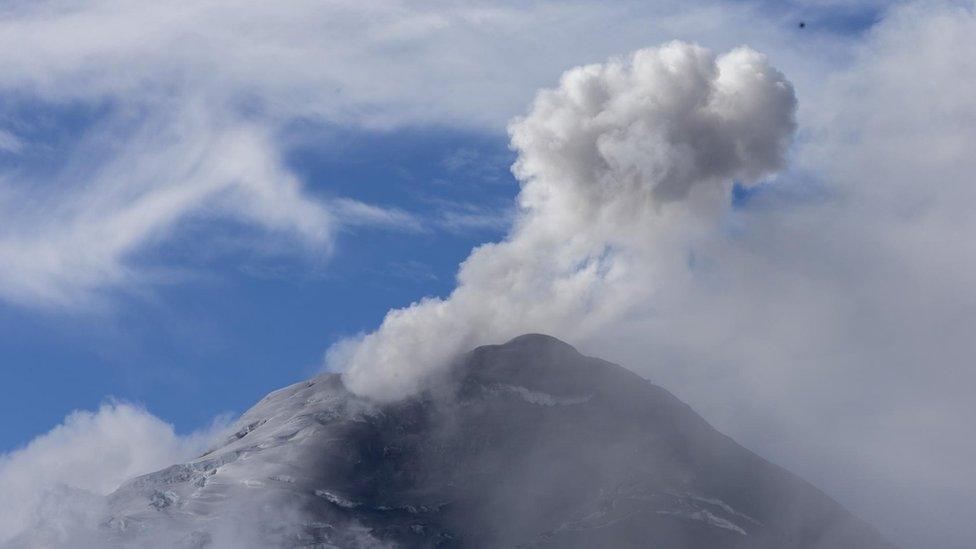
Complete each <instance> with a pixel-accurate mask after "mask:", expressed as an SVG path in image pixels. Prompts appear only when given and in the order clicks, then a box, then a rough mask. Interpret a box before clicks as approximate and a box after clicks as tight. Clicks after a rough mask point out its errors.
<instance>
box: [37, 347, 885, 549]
mask: <svg viewBox="0 0 976 549" xmlns="http://www.w3.org/2000/svg"><path fill="white" fill-rule="evenodd" d="M93 536H96V537H97V540H98V543H97V545H99V546H107V547H116V546H117V547H136V546H138V547H147V546H159V547H200V548H203V547H493V548H494V547H526V548H529V547H532V548H567V547H580V548H583V547H587V548H592V547H607V548H613V547H661V548H709V549H715V548H777V549H784V548H824V549H826V548H851V549H871V548H891V547H893V546H892V545H890V544H889V543H888V542H886V541H885V540H884V539H883V538H882V537H881V536H880V535H879V534H878V533H877V531H876V530H875V529H874V528H873V527H871V526H870V525H868V524H866V523H864V522H862V521H861V520H860V519H858V518H857V517H855V516H853V515H852V514H851V513H849V512H848V511H846V510H845V509H844V508H843V507H842V506H841V505H839V504H838V503H837V502H835V501H833V500H832V499H830V498H829V497H828V496H827V495H825V494H824V493H823V492H821V491H820V490H818V489H817V488H815V487H814V486H812V485H810V484H809V483H807V482H805V481H804V480H802V479H800V478H799V477H797V476H796V475H794V474H792V473H790V472H788V471H786V470H784V469H783V468H781V467H779V466H777V465H774V464H772V463H770V462H768V461H766V460H764V459H763V458H761V457H759V456H757V455H756V454H754V453H753V452H751V451H749V450H747V449H746V448H743V447H742V446H740V445H739V444H737V443H736V442H735V441H733V440H732V439H730V438H729V437H727V436H725V435H723V434H722V433H720V432H718V431H717V430H715V429H714V428H713V427H711V426H710V425H709V424H708V423H707V422H706V421H705V420H704V419H702V418H701V417H700V416H699V415H698V414H696V413H695V412H694V411H693V410H692V409H691V408H690V407H689V406H687V405H686V404H684V403H682V402H681V401H679V400H678V399H677V398H675V397H674V396H673V395H672V394H671V393H669V392H668V391H666V390H665V389H662V388H661V387H658V386H656V385H654V384H653V383H651V382H649V381H647V380H645V379H643V378H641V377H639V376H637V375H636V374H634V373H632V372H630V371H628V370H626V369H624V368H622V367H620V366H617V365H614V364H611V363H609V362H606V361H603V360H599V359H596V358H590V357H587V356H583V355H581V354H580V353H578V352H577V351H576V350H575V349H574V348H573V347H571V346H569V345H567V344H565V343H563V342H561V341H559V340H557V339H555V338H552V337H548V336H544V335H525V336H521V337H517V338H515V339H513V340H511V341H509V342H507V343H505V344H503V345H488V346H484V347H479V348H477V349H474V350H473V351H471V352H469V353H467V354H466V355H464V356H463V357H460V358H459V359H458V360H457V361H456V362H455V364H454V365H453V367H452V368H450V370H449V371H448V373H447V374H445V375H444V376H442V378H440V379H438V380H436V381H434V382H432V383H431V384H430V385H429V388H428V389H427V390H426V391H425V392H424V393H422V394H420V395H417V396H414V397H411V398H408V399H405V400H402V401H400V402H396V403H391V404H378V403H374V402H370V401H369V400H366V399H363V398H360V397H358V396H356V395H354V394H352V393H350V392H349V391H348V390H347V389H346V388H345V387H344V386H343V383H342V379H341V376H340V375H338V374H325V375H321V376H318V377H315V378H313V379H310V380H308V381H305V382H301V383H298V384H295V385H292V386H290V387H286V388H284V389H281V390H278V391H275V392H273V393H271V394H269V395H268V396H267V397H265V398H264V399H263V400H261V401H260V402H259V403H258V404H257V405H255V406H254V407H253V408H251V409H250V410H249V411H248V412H247V413H245V414H244V415H243V416H242V417H241V418H240V420H239V422H238V423H237V425H236V426H235V427H234V429H233V433H232V434H230V435H228V436H227V437H226V439H225V440H223V441H222V442H221V443H219V444H218V445H216V446H215V447H214V448H212V449H211V450H209V451H208V452H206V453H205V454H204V455H201V456H200V457H199V458H197V459H195V460H193V461H190V462H188V463H183V464H178V465H173V466H172V467H169V468H167V469H164V470H161V471H158V472H154V473H151V474H148V475H144V476H140V477H137V478H134V479H131V480H130V481H128V482H126V483H125V484H123V485H122V486H121V487H120V488H119V489H118V490H117V491H116V492H114V493H113V494H111V495H110V496H109V497H108V499H107V502H106V503H105V509H104V512H103V514H102V518H101V519H100V520H99V526H98V528H97V531H96V532H95V533H94V534H93ZM35 541H36V540H35ZM20 543H21V544H22V545H25V546H29V545H31V543H32V541H31V540H21V541H20Z"/></svg>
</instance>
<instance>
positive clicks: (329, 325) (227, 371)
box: [0, 2, 879, 450]
mask: <svg viewBox="0 0 976 549" xmlns="http://www.w3.org/2000/svg"><path fill="white" fill-rule="evenodd" d="M735 4H736V3H733V4H732V5H733V6H735ZM738 4H739V5H740V6H746V7H748V8H749V9H759V10H761V11H763V12H767V13H769V14H772V15H771V20H772V21H773V23H772V24H775V25H776V26H777V27H778V31H777V32H781V33H783V34H784V35H785V36H786V37H788V39H790V40H793V39H795V40H800V41H802V40H805V39H806V38H807V36H818V37H819V36H830V35H835V34H846V35H857V34H859V33H862V32H863V31H864V30H865V29H867V28H869V27H870V25H871V24H873V22H874V21H875V20H876V19H877V18H878V13H879V9H878V8H877V7H876V6H875V5H873V4H851V5H835V6H831V7H827V8H818V7H809V6H805V5H802V4H793V5H785V4H781V3H778V2H774V3H771V4H768V5H764V6H763V5H760V6H758V7H754V6H755V5H754V4H751V3H745V2H742V3H738ZM668 9H669V8H665V12H667V10H668ZM628 10H629V11H628ZM611 11H612V10H611ZM630 11H632V9H631V8H626V9H625V10H624V13H625V14H626V13H630ZM650 11H651V12H653V11H654V10H650ZM14 15H16V11H15V12H14ZM800 20H803V21H805V22H806V23H807V25H808V27H807V28H806V29H804V31H803V33H800V32H798V31H797V29H794V28H790V27H792V26H793V25H795V24H796V23H797V22H798V21H800ZM649 21H650V20H649ZM660 32H661V31H657V30H652V31H649V32H648V34H658V33H660ZM640 34H641V32H640V31H639V29H638V31H637V36H636V37H634V40H635V43H634V45H635V46H637V45H644V44H640V43H637V42H636V40H639V39H640ZM734 35H735V33H733V36H734ZM615 41H616V40H610V41H609V44H608V43H607V42H606V41H603V40H601V41H600V42H598V43H596V42H595V43H593V44H592V48H591V49H592V51H594V52H601V51H605V50H608V45H609V46H610V47H613V45H614V44H613V43H614V42H615ZM719 41H722V40H719ZM582 48H583V50H584V51H585V50H586V44H583V45H582ZM610 53H618V54H619V53H623V52H622V51H611V52H610ZM585 57H587V59H580V61H589V60H592V58H593V57H594V56H593V54H592V53H590V54H587V55H585ZM564 68H566V66H560V64H559V62H558V61H555V62H553V63H550V64H549V65H548V66H546V67H545V70H543V71H540V75H539V77H538V80H539V81H540V82H544V80H543V78H545V76H546V75H552V74H556V73H557V71H559V70H561V69H564ZM95 70H99V69H95ZM517 84H519V88H518V89H519V92H518V93H517V94H513V95H514V99H512V100H511V102H510V104H505V103H504V102H503V103H502V104H501V105H502V109H501V110H500V111H499V110H498V108H497V107H495V104H494V103H492V104H491V105H486V109H485V110H486V111H496V112H501V113H506V112H507V113H508V116H511V115H513V114H517V112H515V108H516V106H517V105H519V103H521V104H522V105H527V104H528V103H529V100H530V98H531V91H532V90H531V87H525V86H523V84H524V83H522V82H517ZM341 90H342V86H341V85H337V87H336V93H337V94H338V93H340V91H341ZM52 95H53V97H52ZM3 97H4V100H5V101H4V109H3V115H2V117H0V120H2V122H3V124H2V125H3V127H4V128H5V129H6V130H7V131H10V132H11V133H13V134H14V135H16V136H17V139H18V141H19V142H20V145H19V146H18V150H17V151H6V153H0V169H2V170H3V172H4V173H6V174H7V176H8V177H10V178H11V179H16V180H18V181H20V182H21V183H20V184H21V185H26V186H29V187H30V188H31V189H34V190H36V189H39V188H40V189H45V188H46V192H48V193H57V192H58V189H57V187H58V186H71V185H79V184H82V185H83V184H84V183H83V182H81V183H79V182H75V181H72V180H71V179H72V178H71V174H72V173H74V172H79V171H80V172H84V171H85V170H86V169H94V170H97V169H98V166H97V165H96V166H94V167H93V168H92V167H88V168H86V167H85V165H86V163H87V162H88V161H89V160H90V159H89V157H88V155H94V156H95V157H96V161H98V160H100V159H98V158H97V157H98V155H104V154H108V155H111V154H113V153H112V152H111V148H112V147H118V146H120V145H119V143H118V142H117V140H118V139H124V137H120V135H123V136H124V133H125V132H124V131H120V130H119V129H118V126H119V125H122V126H125V125H126V124H127V123H135V124H138V121H139V119H140V116H141V115H138V114H136V115H132V114H131V113H130V114H123V115H120V114H119V112H120V111H122V112H124V111H125V110H126V109H129V108H131V107H128V106H127V105H126V103H125V99H119V98H116V99H112V98H111V96H108V97H106V95H105V94H104V93H101V92H96V93H94V94H93V95H85V94H81V96H80V97H74V96H72V95H71V94H68V95H67V96H65V97H61V96H59V95H58V94H57V93H54V94H52V93H50V92H41V93H36V92H35V93H32V92H31V91H30V88H27V89H24V88H17V87H16V86H15V87H13V89H9V91H7V92H5V93H4V95H3ZM393 97H394V98H393V99H390V100H387V101H389V102H390V103H391V104H390V105H383V104H380V105H379V106H377V105H372V106H368V107H367V109H370V108H371V109H376V110H383V109H395V104H396V102H397V100H396V99H395V97H396V96H395V94H394V95H393ZM477 100H478V99H477V98H474V99H473V100H472V102H475V103H476V102H477ZM506 100H507V98H506ZM256 101H257V103H256V104H257V105H260V104H261V101H260V98H259V99H258V100H256ZM355 103H356V102H355V100H353V101H352V104H353V105H355ZM136 105H137V108H146V107H145V105H143V106H142V107H138V105H139V103H136ZM245 108H246V107H245ZM260 108H261V107H260V106H259V107H258V109H259V110H260ZM471 108H473V109H474V110H475V111H477V110H478V109H479V107H478V106H477V105H474V106H473V107H464V108H462V109H461V111H462V112H469V111H470V110H471ZM506 109H507V110H506ZM120 116H121V117H122V118H123V122H121V123H119V122H118V119H119V117H120ZM339 118H340V119H341V118H343V117H341V116H340V117H339ZM423 118H424V117H423V116H421V120H418V121H414V120H410V119H407V120H405V121H404V122H399V121H397V116H396V115H394V116H392V119H393V120H394V122H392V123H387V122H381V123H380V125H381V126H384V127H379V128H363V127H362V126H361V124H360V123H358V122H356V121H355V120H351V121H347V122H346V123H334V122H326V123H323V121H317V120H315V119H308V118H304V119H303V118H302V117H296V118H293V119H292V120H290V121H289V120H287V119H286V120H285V121H284V123H279V124H278V127H277V129H276V130H275V131H276V132H277V138H278V139H279V140H280V145H279V147H280V148H279V151H280V153H281V154H282V155H283V157H284V160H283V162H284V163H285V165H286V166H287V168H288V169H289V170H291V171H292V172H293V173H294V174H295V175H296V176H297V177H298V178H299V179H300V180H301V182H302V184H303V185H304V188H305V190H306V191H307V193H308V194H309V195H310V196H312V197H322V198H335V197H341V198H346V199H354V200H358V201H361V202H363V203H368V204H373V205H379V206H381V207H384V208H392V209H396V210H401V211H404V212H409V213H410V215H412V216H416V217H417V218H419V219H427V220H433V221H432V222H431V223H428V224H427V225H428V226H426V227H424V228H422V229H419V230H388V229H386V228H383V227H371V226H368V225H367V226H355V227H345V228H343V229H341V230H339V232H338V235H337V236H336V237H335V250H334V252H333V253H332V254H331V255H329V256H328V257H324V256H318V257H316V255H315V254H312V255H308V254H302V253H297V254H296V253H294V252H293V251H292V250H290V247H289V245H288V244H287V243H283V242H279V241H273V240H272V241H267V242H264V243H262V244H261V245H260V248H261V249H260V250H255V249H254V247H253V246H252V245H249V244H247V241H248V239H250V238H251V237H252V236H253V235H252V229H250V228H249V227H247V226H246V225H242V224H241V223H238V222H235V221H233V220H219V219H218V220H214V219H208V218H204V219H194V218H192V216H191V217H188V218H182V219H180V220H179V222H178V224H177V225H176V228H175V229H173V230H171V231H170V232H169V233H168V234H167V235H166V237H165V238H161V239H159V240H158V241H155V242H152V243H151V244H149V245H145V246H141V247H140V249H139V250H138V251H137V252H135V253H134V254H132V255H133V256H134V259H133V261H134V262H135V263H136V264H138V265H144V266H150V267H152V268H155V269H158V270H160V271H162V272H163V274H162V275H161V276H162V278H163V279H164V281H163V282H161V283H152V284H150V283H146V285H145V288H136V289H133V288H128V289H125V290H119V289H118V288H108V289H105V290H104V291H103V292H102V293H101V295H100V300H101V301H100V303H99V304H98V306H97V307H82V308H76V307H73V306H62V305H60V304H54V306H43V307H39V308H38V307H33V306H31V305H30V304H28V305H26V306H25V305H23V304H21V303H10V302H9V301H8V302H5V303H0V357H2V360H3V364H4V368H3V369H2V370H0V376H2V379H0V387H3V389H2V391H3V395H2V397H3V398H0V402H2V404H0V406H2V409H0V410H2V412H4V413H5V414H7V415H8V416H10V417H12V416H18V417H20V418H22V419H20V420H18V421H15V422H7V423H5V425H4V426H3V428H2V431H0V449H5V450H9V449H12V448H14V447H17V446H19V445H22V444H24V443H26V442H27V441H28V440H30V439H31V438H32V437H33V436H35V435H37V434H38V433H40V432H43V431H44V430H45V429H47V428H49V427H50V426H52V425H54V424H56V423H57V422H58V421H59V420H60V419H61V418H62V417H64V416H65V414H66V413H68V412H69V411H71V410H74V409H92V408H94V407H96V406H97V405H98V404H99V402H101V401H103V400H104V399H106V398H118V399H123V400H127V401H133V402H137V403H141V404H144V405H145V406H146V407H148V409H149V410H151V411H152V412H153V413H155V414H157V415H159V416H160V417H162V418H165V419H166V420H167V421H170V422H172V423H173V424H174V425H175V426H176V427H177V429H178V430H180V431H189V430H191V429H193V428H195V427H198V426H200V425H202V424H205V423H206V422H207V421H209V419H210V418H212V417H214V416H215V415H216V414H218V413H220V412H231V413H239V412H240V411H242V410H244V409H246V407H247V406H248V405H250V404H251V403H253V402H254V401H255V400H257V399H258V398H259V397H260V396H261V395H263V394H264V393H266V392H267V391H268V390H270V389H272V388H275V387H278V386H281V385H283V384H287V383H290V382H293V381H295V380H297V379H300V378H303V377H306V376H308V375H311V374H312V373H314V372H316V371H318V370H319V369H320V368H321V362H322V355H323V352H324V349H326V348H328V347H329V345H330V344H331V343H333V342H334V341H335V340H337V339H338V338H340V337H342V336H347V335H350V334H354V333H357V332H360V331H368V330H370V329H371V328H373V327H375V326H376V325H378V323H379V321H380V320H381V319H382V317H383V315H384V314H385V312H386V311H387V310H388V309H389V308H391V307H398V306H403V305H406V304H408V303H410V302H411V301H414V300H416V299H419V298H421V297H424V296H428V295H435V296H445V295H447V294H448V293H449V292H450V291H451V290H452V289H453V287H454V275H455V273H456V271H457V266H458V264H459V262H460V261H461V260H463V259H464V258H465V257H467V255H468V253H469V252H470V250H471V249H472V248H473V247H474V246H476V245H477V244H480V243H483V242H487V241H495V240H498V239H500V238H501V237H502V236H504V234H505V232H506V230H507V226H508V223H509V220H510V218H511V214H512V212H513V211H514V203H513V199H514V197H515V196H516V194H517V191H518V187H517V182H516V181H515V179H514V178H513V177H512V175H511V173H510V171H509V169H508V166H509V165H510V164H511V162H512V161H513V160H514V158H515V156H514V153H513V152H512V151H510V150H509V148H508V136H507V135H506V133H505V131H504V124H505V122H506V121H507V116H502V115H499V116H497V117H496V119H495V120H492V121H488V122H487V123H482V122H481V121H477V122H475V123H474V124H472V123H471V121H470V120H464V119H458V118H457V115H455V114H450V113H449V114H448V116H447V117H446V118H445V117H444V116H443V115H437V116H434V117H433V118H434V119H433V120H427V121H424V120H423ZM476 119H477V116H476V117H475V120H476ZM133 120H134V121H135V122H133ZM390 124H392V126H395V127H391V125H390ZM102 134H104V137H103V136H102ZM92 142H94V144H92ZM106 149H108V150H109V152H107V153H106V152H105V150H106ZM77 150H82V151H83V152H82V153H81V157H80V158H79V153H78V152H76V151H77ZM92 151H94V152H92ZM66 174H68V175H67V176H66ZM740 190H741V189H740ZM748 192H749V193H755V192H756V191H755V190H751V191H748ZM736 196H737V197H742V196H746V193H741V192H740V193H739V194H737V195H736ZM279 247H281V248H284V249H285V251H282V252H280V253H279V252H277V251H275V249H276V248H279Z"/></svg>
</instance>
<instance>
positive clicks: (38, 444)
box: [0, 402, 224, 546]
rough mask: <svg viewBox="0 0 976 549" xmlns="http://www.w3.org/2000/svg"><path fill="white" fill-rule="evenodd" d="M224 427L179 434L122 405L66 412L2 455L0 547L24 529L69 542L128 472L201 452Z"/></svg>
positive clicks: (133, 473)
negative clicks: (55, 422) (52, 425)
mask: <svg viewBox="0 0 976 549" xmlns="http://www.w3.org/2000/svg"><path fill="white" fill-rule="evenodd" d="M223 424H224V422H223V421H217V422H215V423H214V425H213V426H211V427H209V428H207V429H205V430H202V431H200V432H197V433H193V434H191V435H188V436H179V435H177V434H176V433H175V432H174V431H173V426H172V425H169V424H167V423H165V422H163V421H162V420H160V419H159V418H157V417H155V416H153V415H152V414H150V413H149V412H147V411H146V410H144V409H142V408H139V407H137V406H133V405H131V404H126V403H121V402H118V403H108V404H104V405H102V407H101V408H99V409H98V410H97V411H96V412H86V411H77V412H74V413H72V414H70V415H69V416H68V417H66V418H65V420H64V422H63V423H62V424H61V425H59V426H57V427H55V428H54V429H52V430H51V431H50V432H48V433H46V434H44V435H42V436H39V437H37V438H35V439H34V440H32V441H31V442H30V443H29V444H28V445H26V446H24V447H23V448H20V449H17V450H14V451H12V452H9V453H5V454H0V494H2V495H3V496H2V497H3V503H2V504H0V545H3V544H4V543H5V542H7V541H9V540H10V539H11V538H13V537H14V536H16V535H18V534H21V533H23V532H32V535H34V536H35V539H43V540H47V542H48V543H49V544H50V545H51V546H55V545H57V546H61V545H62V544H68V543H69V542H72V538H70V537H68V538H64V536H65V535H67V533H68V532H70V533H71V534H72V535H74V534H77V533H79V532H84V531H86V530H88V529H90V528H94V527H95V526H96V523H95V520H96V518H98V517H99V516H100V514H101V512H102V507H101V506H102V505H103V504H104V502H103V499H102V498H101V497H100V496H104V495H106V494H108V493H110V492H112V491H114V490H115V489H116V488H118V486H119V484H121V483H122V482H123V481H125V480H127V479H129V478H132V477H133V476H136V475H140V474H145V473H148V472H150V471H154V470H156V469H159V468H162V467H166V466H168V465H171V464H173V463H177V462H181V461H185V460H187V459H189V458H191V457H193V456H195V455H198V454H199V453H200V452H202V451H203V450H204V448H205V447H206V444H207V443H208V442H209V441H210V439H211V438H212V436H213V435H214V434H215V433H217V432H219V431H220V430H221V429H222V428H223ZM74 543H77V544H79V545H84V544H82V543H81V540H77V539H75V540H74Z"/></svg>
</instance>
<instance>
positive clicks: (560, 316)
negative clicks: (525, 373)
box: [327, 42, 796, 400]
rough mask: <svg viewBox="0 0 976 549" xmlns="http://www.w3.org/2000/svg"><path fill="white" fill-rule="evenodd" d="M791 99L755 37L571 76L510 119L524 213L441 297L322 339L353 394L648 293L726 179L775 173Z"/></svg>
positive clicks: (787, 134)
mask: <svg viewBox="0 0 976 549" xmlns="http://www.w3.org/2000/svg"><path fill="white" fill-rule="evenodd" d="M795 108H796V99H795V97H794V93H793V88H792V86H791V85H790V84H789V82H788V81H787V80H786V79H785V78H784V76H783V75H782V74H781V73H780V72H779V71H777V70H776V69H774V68H773V67H771V66H770V65H769V64H768V62H767V61H766V58H765V57H764V56H763V55H761V54H759V53H757V52H755V51H753V50H751V49H748V48H739V49H736V50H733V51H731V52H729V53H726V54H724V55H720V56H715V55H714V54H712V53H711V52H709V51H708V50H706V49H703V48H701V47H698V46H695V45H692V44H687V43H681V42H672V43H669V44H666V45H664V46H662V47H660V48H654V49H644V50H639V51H637V52H635V53H634V54H633V55H631V56H629V57H628V58H627V59H612V60H610V61H608V62H606V63H604V64H598V65H588V66H583V67H579V68H576V69H573V70H570V71H568V72H566V73H565V74H564V75H563V76H562V78H561V80H560V83H559V86H558V87H557V88H555V89H551V90H544V91H542V92H540V93H539V94H538V95H537V96H536V99H535V102H534V104H533V106H532V109H531V111H530V112H529V114H528V115H527V116H525V117H524V118H520V119H516V120H515V121H513V122H512V124H511V125H510V128H509V131H510V134H511V138H512V147H513V148H514V149H515V150H516V151H517V152H518V155H519V156H518V160H517V162H516V164H515V166H514V172H515V174H516V176H517V177H518V179H519V181H520V182H521V185H522V189H521V192H520V194H519V197H518V202H519V208H520V210H519V214H518V216H517V219H516V221H515V226H514V228H513V230H512V232H511V234H510V235H509V237H508V238H507V239H506V240H505V241H503V242H500V243H497V244H487V245H484V246H482V247H480V248H478V249H476V250H475V251H474V252H473V253H472V254H471V256H470V257H468V259H467V260H466V261H465V262H464V264H463V265H462V267H461V270H460V272H459V274H458V287H457V289H456V290H455V291H454V292H453V293H452V294H451V295H450V297H448V298H447V299H427V300H424V301H421V302H419V303H416V304H414V305H412V306H410V307H407V308H405V309H399V310H394V311H391V312H390V313H388V315H387V316H386V318H385V319H384V321H383V324H382V325H381V326H380V328H379V329H378V330H377V331H376V332H374V333H371V334H368V335H365V336H362V337H360V338H356V339H352V340H346V341H344V342H341V343H339V344H338V345H337V346H335V347H334V348H333V349H331V350H330V352H329V355H328V359H327V360H328V362H329V365H330V366H331V367H333V368H337V369H343V370H344V371H345V381H346V384H347V386H348V387H349V388H350V389H351V390H353V391H354V392H356V393H359V394H361V395H366V396H369V397H371V398H375V399H379V400H392V399H397V398H400V397H404V396H407V395H410V394H411V393H413V392H415V391H417V390H418V389H420V388H421V387H422V386H423V384H424V382H425V380H426V379H427V378H428V377H429V376H432V375H436V374H437V373H438V371H439V370H440V369H442V368H443V367H444V366H445V365H446V364H448V363H449V361H450V360H451V359H452V358H453V357H454V356H455V355H456V354H457V353H459V352H462V351H464V350H466V349H469V348H471V347H472V346H474V345H477V344H481V343H485V342H491V341H500V340H504V339H507V338H509V337H511V336H514V335H517V334H519V333H523V332H528V331H545V332H548V333H554V334H556V335H559V336H562V337H568V338H570V339H574V338H576V337H578V336H580V335H583V334H586V333H589V332H591V331H593V330H594V329H596V328H597V327H599V326H602V325H605V324H606V323H607V322H608V321H611V320H613V319H619V318H620V317H621V316H623V315H625V314H626V313H627V311H628V309H629V305H630V304H633V303H639V302H641V301H643V300H644V299H645V298H646V297H647V296H648V295H650V294H652V293H653V292H654V291H656V289H657V288H656V286H655V280H656V276H657V274H658V272H659V271H661V270H667V269H669V268H671V264H672V263H673V262H674V261H675V260H676V259H677V260H678V261H679V263H680V262H682V261H684V260H686V257H685V255H686V254H687V251H686V250H684V249H683V247H682V246H681V243H682V242H683V241H684V240H685V239H686V238H687V237H688V236H689V234H691V233H693V232H694V231H696V230H698V229H700V228H702V227H705V226H708V225H709V224H710V223H712V220H713V219H714V217H715V216H714V213H715V212H717V211H718V212H721V211H724V210H725V209H726V207H727V204H728V203H729V192H730V189H731V187H732V183H733V181H735V180H739V181H742V182H743V183H745V184H752V183H755V182H758V181H760V180H761V178H762V177H764V176H766V175H768V174H770V173H771V172H773V171H774V170H776V169H777V168H779V167H780V166H781V165H782V164H783V162H784V154H785V151H786V148H787V146H788V145H789V142H790V139H791V137H792V134H793V131H794V128H795V123H794V111H795Z"/></svg>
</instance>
